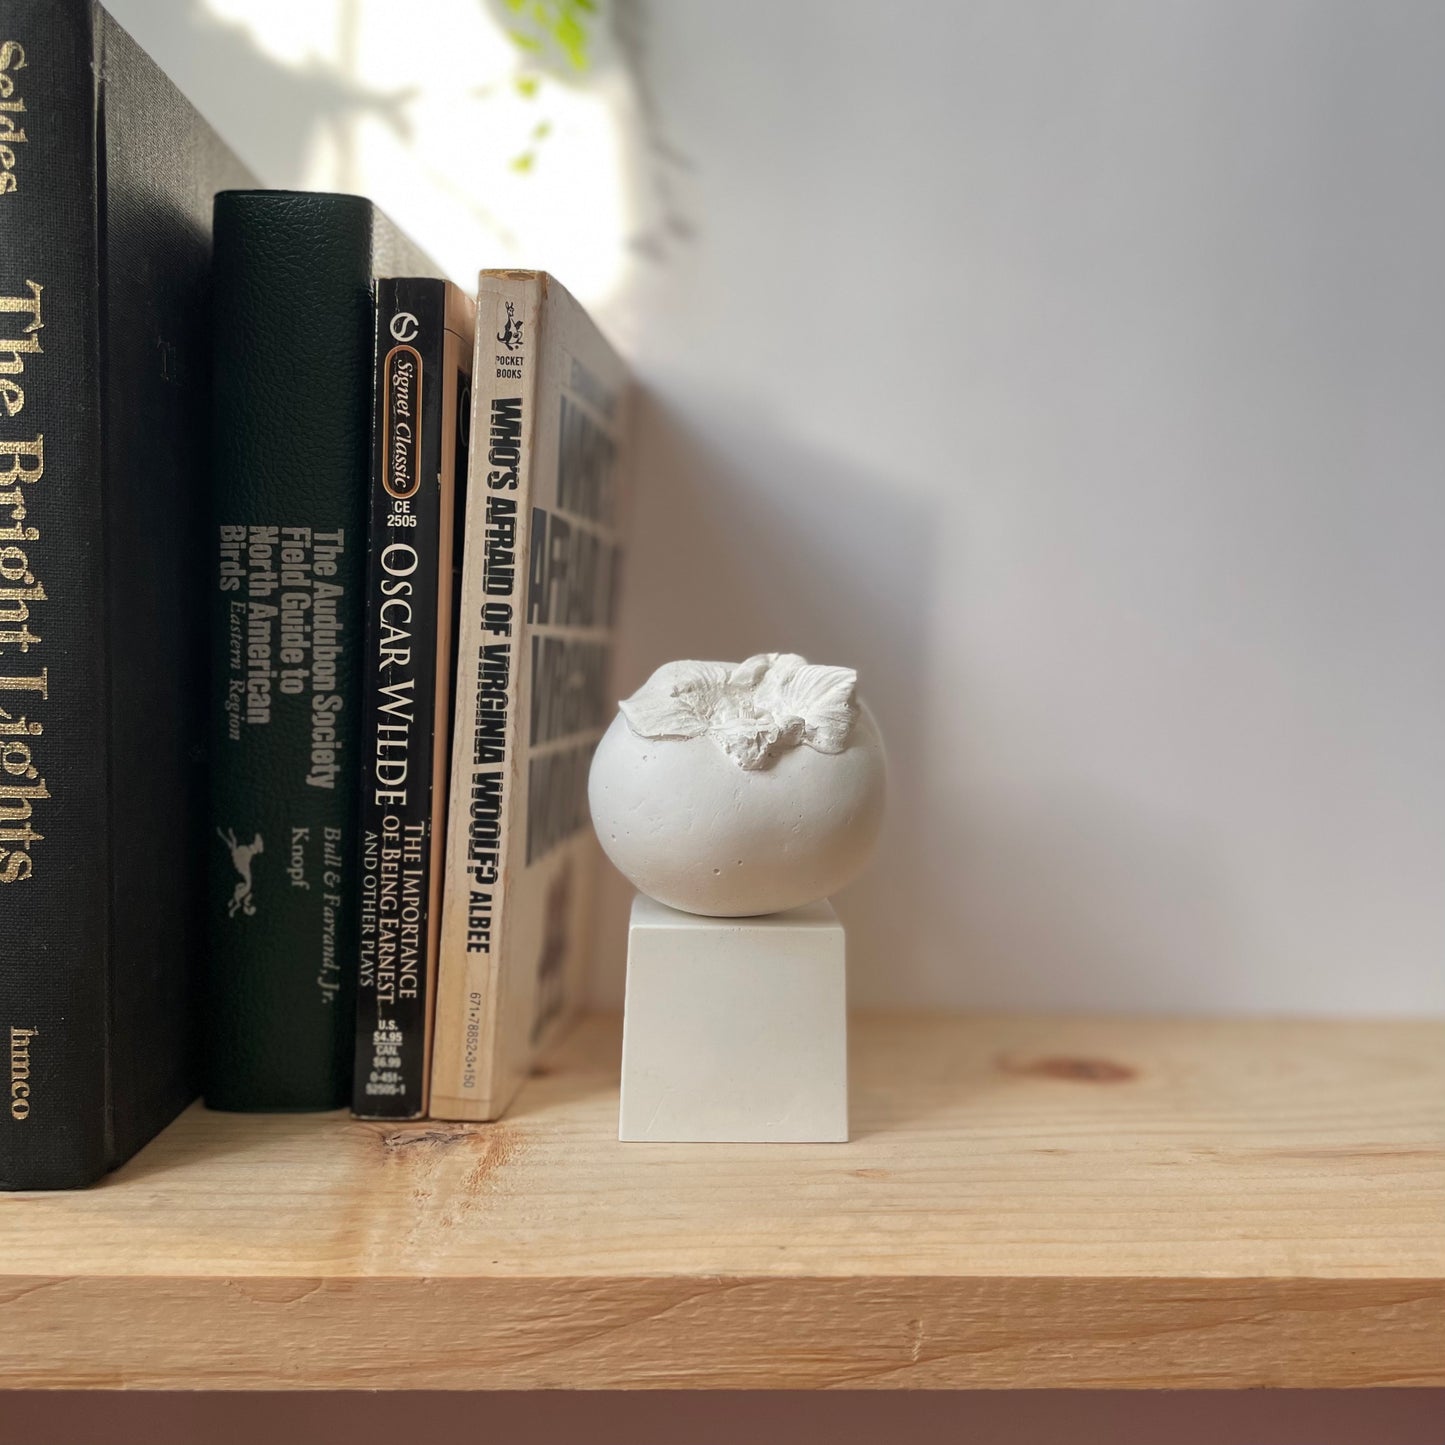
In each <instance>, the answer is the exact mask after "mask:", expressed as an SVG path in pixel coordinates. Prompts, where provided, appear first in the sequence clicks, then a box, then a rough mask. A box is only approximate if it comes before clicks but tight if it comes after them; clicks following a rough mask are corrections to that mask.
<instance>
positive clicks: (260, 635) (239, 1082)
mask: <svg viewBox="0 0 1445 1445" xmlns="http://www.w3.org/2000/svg"><path fill="white" fill-rule="evenodd" d="M214 238H215V239H214V275H213V307H214V321H213V335H214V344H215V352H214V388H215V404H214V418H213V420H214V425H213V429H212V446H213V477H214V483H213V484H214V488H215V498H214V501H215V506H214V512H213V518H212V531H211V540H210V551H211V556H210V557H209V558H208V559H207V560H208V565H209V569H210V572H211V577H210V589H209V590H210V592H211V595H212V614H211V677H210V686H211V709H210V716H211V770H212V771H211V778H212V782H211V819H210V822H211V828H210V834H209V838H208V846H209V848H210V850H211V866H210V889H209V898H208V907H209V966H210V979H209V994H208V1004H207V1046H206V1051H205V1097H206V1102H207V1103H208V1104H209V1105H211V1107H212V1108H219V1109H242V1110H288V1109H330V1108H337V1107H339V1106H341V1105H343V1104H345V1103H348V1102H349V1100H350V1097H351V1061H352V1048H353V1041H354V1036H355V1013H354V973H355V967H356V927H357V916H358V910H359V899H358V896H357V879H358V873H359V869H358V856H359V845H358V839H357V835H356V818H357V776H358V759H357V740H358V722H359V713H360V701H361V700H360V692H359V688H360V680H361V679H360V670H359V665H358V664H359V655H360V651H361V642H362V596H363V589H364V579H365V573H366V523H367V491H368V475H369V460H370V432H371V416H372V385H371V382H372V330H373V304H374V303H373V280H374V278H375V277H376V276H378V275H382V274H390V273H396V272H404V273H409V274H418V273H423V274H425V273H432V274H435V266H434V265H433V264H432V263H430V262H429V261H428V260H427V258H426V257H425V256H424V255H422V254H421V253H420V252H419V251H417V250H416V248H415V247H414V246H412V245H411V243H410V242H408V241H407V240H406V238H405V237H403V236H402V235H401V234H400V233H399V232H398V231H397V230H396V229H395V228H394V227H393V226H391V224H390V223H389V222H388V221H387V220H386V218H385V217H384V216H383V215H382V214H381V213H380V212H379V211H378V210H377V209H376V208H375V207H374V206H373V205H372V204H371V203H370V202H369V201H367V200H364V199H362V198H361V197H358V196H339V195H319V194H310V193H298V192H288V191H226V192H222V193H221V194H220V195H218V196H217V197H216V201H215V225H214Z"/></svg>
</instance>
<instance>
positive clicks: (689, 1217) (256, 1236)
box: [0, 1016, 1445, 1389]
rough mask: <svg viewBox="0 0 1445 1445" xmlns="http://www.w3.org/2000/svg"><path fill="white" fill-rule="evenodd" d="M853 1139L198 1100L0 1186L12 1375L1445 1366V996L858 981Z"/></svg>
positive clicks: (1165, 1376) (587, 1083) (1283, 1380)
mask: <svg viewBox="0 0 1445 1445" xmlns="http://www.w3.org/2000/svg"><path fill="white" fill-rule="evenodd" d="M853 1044H854V1050H853V1132H854V1140H853V1142H852V1143H850V1144H847V1145H810V1146H798V1145H756V1146H754V1145H748V1146H742V1145H725V1146H719V1145H711V1146H697V1145H668V1144H651V1145H645V1144H629V1145H619V1144H618V1143H617V1142H616V1139H615V1130H616V1120H617V1089H616V1077H617V1062H618V1028H617V1024H616V1021H615V1020H613V1019H606V1018H593V1019H589V1020H587V1021H585V1022H584V1023H583V1024H582V1025H581V1026H580V1027H579V1028H578V1029H577V1030H576V1031H575V1032H574V1034H573V1035H572V1037H571V1038H570V1039H569V1040H568V1042H567V1043H566V1044H565V1045H564V1046H563V1047H562V1049H561V1050H560V1051H559V1053H558V1054H557V1056H556V1057H555V1058H554V1059H553V1060H552V1061H551V1063H550V1065H549V1066H548V1068H547V1069H546V1070H544V1071H541V1072H540V1073H539V1075H538V1077H536V1078H535V1079H533V1080H532V1081H531V1083H530V1084H529V1085H528V1087H527V1089H526V1091H525V1092H524V1094H523V1096H522V1098H521V1099H520V1101H519V1102H518V1105H517V1107H516V1108H515V1109H514V1110H513V1112H512V1114H511V1116H510V1117H509V1118H508V1119H507V1120H506V1121H504V1122H503V1123H501V1124H496V1125H491V1126H476V1127H464V1126H453V1125H437V1124H432V1125H416V1126H410V1127H403V1128H397V1127H388V1126H383V1125H377V1124H363V1123H355V1122H352V1121H350V1120H348V1119H346V1118H343V1117H340V1116H334V1115H333V1116H319V1117H318V1116H271V1117H257V1116H244V1115H220V1114H210V1113H207V1112H206V1111H205V1110H203V1109H200V1108H195V1109H192V1110H191V1111H190V1112H188V1113H187V1114H185V1115H184V1116H183V1117H182V1118H181V1119H179V1120H178V1121H177V1122H176V1124H175V1125H173V1126H172V1128H170V1129H169V1130H168V1131H167V1132H166V1133H165V1134H164V1135H163V1136H162V1137H161V1138H159V1139H158V1140H156V1141H155V1143H154V1144H152V1145H151V1147H150V1148H148V1149H147V1150H145V1152H144V1153H143V1154H141V1155H140V1157H138V1158H137V1159H135V1160H134V1161H133V1162H132V1163H131V1164H130V1165H128V1166H127V1167H126V1168H125V1169H123V1170H121V1171H120V1172H119V1173H118V1174H116V1175H115V1176H113V1177H112V1178H111V1179H110V1180H108V1181H107V1182H106V1183H105V1184H103V1185H101V1186H100V1187H97V1188H95V1189H92V1190H89V1191H86V1192H84V1193H79V1194H71V1195H10V1196H0V1386H4V1387H9V1388H33V1387H46V1386H53V1387H68V1388H77V1387H87V1386H88V1387H104V1388H116V1387H121V1386H134V1387H139V1388H179V1387H197V1388H230V1387H236V1388H286V1387H317V1388H332V1389H335V1388H341V1389H345V1388H351V1387H355V1388H367V1389H375V1388H398V1389H399V1388H423V1387H425V1388H437V1389H458V1388H472V1387H504V1388H524V1387H547V1386H582V1387H592V1388H600V1387H611V1386H634V1387H635V1386H670V1387H704V1388H706V1387H758V1388H797V1387H814V1386H844V1385H848V1386H860V1387H885V1386H911V1387H920V1388H930V1387H931V1388H937V1387H978V1386H993V1387H1024V1386H1028V1387H1044V1386H1049V1387H1066V1386H1115V1387H1118V1386H1140V1387H1156V1386H1177V1387H1182V1386H1195V1387H1221V1386H1247V1385H1275V1386H1360V1385H1424V1384H1433V1385H1439V1384H1445V1025H1442V1024H1435V1023H1328V1022H1314V1023H1306V1022H1293V1023H1278V1022H1263V1021H1258V1022H1227V1023H1222V1022H1208V1021H1194V1022H1186V1021H1167V1022H1161V1021H1157V1020H1108V1019H1042V1018H1027V1017H1021V1018H950V1017H933V1016H877V1017H871V1018H862V1019H858V1020H855V1024H854V1032H853Z"/></svg>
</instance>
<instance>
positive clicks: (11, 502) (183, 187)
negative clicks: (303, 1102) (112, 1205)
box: [0, 0, 250, 1189]
mask: <svg viewBox="0 0 1445 1445" xmlns="http://www.w3.org/2000/svg"><path fill="white" fill-rule="evenodd" d="M249 179H250V178H249V176H248V175H247V173H246V172H245V170H244V169H243V168H242V167H241V166H240V164H239V163H238V162H237V161H236V159H235V158H234V157H233V156H232V155H231V154H230V152H229V151H228V150H227V149H226V148H225V147H224V146H223V145H222V144H221V143H220V141H219V140H217V138H216V136H215V135H214V134H213V133H212V131H211V130H210V129H209V128H208V127H207V126H206V125H205V123H204V122H203V121H202V120H201V119H200V117H199V116H198V115H197V114H196V112H195V111H194V110H193V109H192V108H191V106H190V105H189V103H188V102H187V101H186V100H185V98H184V97H183V96H182V95H181V94H180V93H179V92H178V91H177V90H176V89H175V87H174V86H172V84H171V83H170V81H169V80H167V78H166V77H165V75H163V74H162V73H161V71H159V70H158V69H157V68H156V66H155V65H154V64H153V63H152V61H151V60H150V59H149V58H148V57H147V56H146V55H145V54H144V53H143V52H142V51H141V50H140V49H139V48H138V47H137V46H136V44H135V43H134V42H133V41H132V40H131V39H130V37H129V36H128V35H126V33H125V32H124V31H123V30H122V29H121V28H120V27H119V26H118V25H117V24H116V23H115V21H114V20H112V19H111V18H110V16H109V15H107V14H106V13H105V11H104V10H102V9H100V7H99V6H96V5H93V4H91V3H89V0H5V3H4V4H3V5H0V1040H3V1043H4V1045H5V1048H6V1062H7V1064H8V1073H7V1076H6V1092H5V1099H4V1107H3V1109H0V1187H4V1188H7V1189H58V1188H71V1187H76V1186H79V1185H83V1184H86V1183H89V1182H90V1181H91V1180H93V1179H95V1178H96V1177H97V1176H99V1175H101V1174H103V1173H104V1172H105V1171H106V1170H107V1169H110V1168H112V1167H114V1166H115V1165H116V1164H118V1163H120V1162H122V1161H123V1160H125V1159H127V1158H128V1157H129V1156H130V1155H132V1154H133V1153H134V1152H135V1151H136V1150H137V1149H138V1148H140V1146H141V1145H142V1144H144V1143H145V1142H146V1140H148V1139H149V1138H151V1136H152V1135H154V1134H155V1133H156V1132H157V1131H158V1130H159V1129H160V1128H161V1127H162V1126H164V1125H165V1124H166V1123H167V1122H168V1121H169V1120H170V1119H172V1118H173V1117H174V1116H175V1115H176V1113H178V1112H179V1110H180V1109H181V1108H183V1107H184V1106H185V1104H186V1103H187V1102H188V1101H189V1100H190V1099H192V1098H193V1097H194V1096H195V1093H196V1084H197V1068H196V1065H197V1056H196V1049H195V1042H196V1025H197V1010H196V985H197V984H198V982H199V977H198V975H199V970H200V955H201V950H202V927H203V917H202V912H201V898H202V894H203V886H204V871H203V867H204V865H203V859H204V850H203V846H202V840H203V838H204V823H205V800H204V752H203V738H204V712H203V708H202V705H201V699H202V697H203V691H204V689H203V678H204V674H205V627H204V620H203V618H201V617H198V615H197V614H198V611H199V609H198V608H197V606H196V598H197V597H198V596H199V595H200V588H201V585H202V572H201V569H200V567H199V565H198V561H197V559H198V557H199V555H200V552H201V548H202V545H203V539H204V510H205V498H206V492H207V487H206V482H205V476H204V473H205V467H206V446H205V442H206V420H207V411H208V405H207V383H208V367H209V332H208V319H207V318H208V309H209V308H208V268H209V263H210V251H211V202H212V197H213V195H214V193H215V191H217V190H218V189H221V188H223V187H226V186H235V185H244V184H246V183H248V181H249Z"/></svg>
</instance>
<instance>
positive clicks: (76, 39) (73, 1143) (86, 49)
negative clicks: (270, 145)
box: [0, 0, 111, 1189]
mask: <svg viewBox="0 0 1445 1445" xmlns="http://www.w3.org/2000/svg"><path fill="white" fill-rule="evenodd" d="M93 25H94V16H93V13H92V10H91V6H90V4H89V3H88V0H86V3H79V0H62V3H55V0H15V3H9V4H6V5H5V6H4V7H3V9H0V1047H3V1049H4V1060H5V1069H6V1072H5V1075H4V1077H5V1091H4V1096H3V1105H0V1188H6V1189H60V1188H73V1187H76V1186H79V1185H83V1184H86V1183H89V1182H90V1181H91V1180H93V1179H95V1178H96V1177H98V1176H99V1175H100V1174H102V1173H103V1172H104V1171H105V1169H106V1167H107V1166H108V1163H109V1155H110V1152H111V1129H110V1110H109V1107H108V1103H109V1101H108V1079H109V1066H108V1043H107V1033H108V1029H109V1013H110V1011H109V1006H108V999H109V966H110V938H109V904H110V895H109V887H110V885H109V869H108V859H109V839H110V835H109V826H110V819H109V806H108V787H107V778H108V767H109V760H108V756H107V747H106V740H107V735H108V730H107V716H108V681H109V680H108V677H107V669H106V653H105V649H104V645H103V637H104V633H103V629H102V617H103V610H102V605H101V604H102V596H103V584H104V575H105V574H104V568H105V548H104V539H105V499H104V496H103V491H102V488H101V415H100V399H99V397H100V393H99V363H98V356H99V334H100V333H99V313H100V281H99V244H98V240H97V216H98V199H99V176H98V172H97V159H96V134H97V113H96V112H97V108H96V77H95V72H94V68H93V61H94V33H93Z"/></svg>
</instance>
